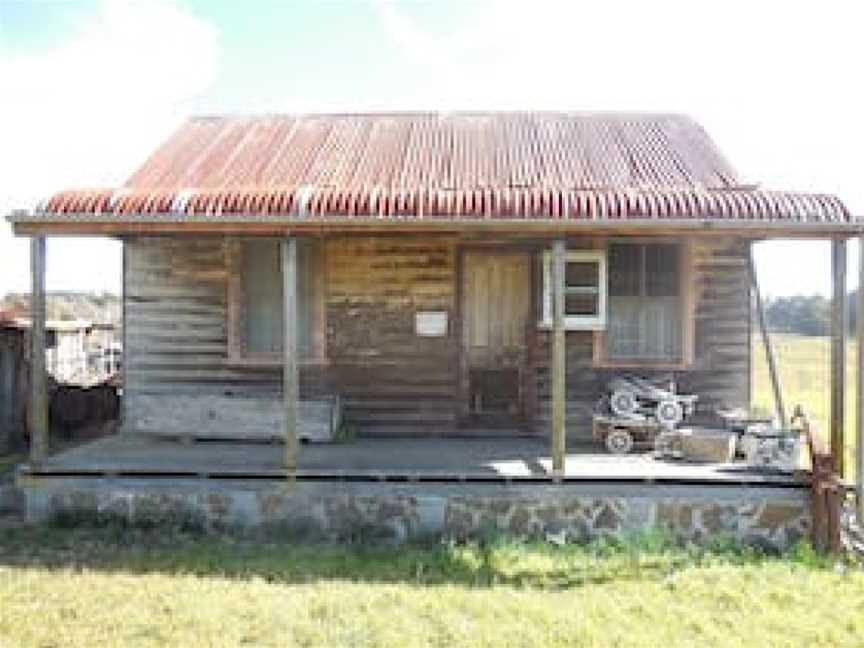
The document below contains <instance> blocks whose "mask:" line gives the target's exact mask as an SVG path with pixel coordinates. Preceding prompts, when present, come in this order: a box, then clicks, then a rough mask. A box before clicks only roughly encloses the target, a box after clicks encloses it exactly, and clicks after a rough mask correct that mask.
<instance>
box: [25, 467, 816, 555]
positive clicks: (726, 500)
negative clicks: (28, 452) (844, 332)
mask: <svg viewBox="0 0 864 648" xmlns="http://www.w3.org/2000/svg"><path fill="white" fill-rule="evenodd" d="M19 485H20V487H21V488H22V490H23V492H24V494H25V497H26V507H27V517H28V518H29V519H30V520H33V521H44V520H49V519H51V518H52V517H57V516H66V517H67V519H72V520H74V519H75V516H82V517H90V518H91V519H93V518H95V519H101V520H108V519H115V520H116V519H120V520H122V521H124V522H127V523H129V524H140V525H159V524H178V523H179V524H187V523H194V524H196V525H198V526H203V527H204V528H207V529H214V530H215V529H230V528H237V527H256V528H278V529H281V530H284V531H285V532H288V533H291V534H294V535H296V536H297V537H303V538H306V539H318V540H330V541H337V542H338V541H350V540H356V539H364V540H372V541H376V540H377V541H381V542H402V541H405V540H409V539H419V538H430V537H440V536H447V537H453V538H457V539H468V538H471V537H476V536H478V535H481V534H484V533H488V532H490V531H493V532H494V531H500V532H503V533H506V534H510V535H514V536H517V537H532V536H545V535H547V534H555V536H556V537H558V538H562V539H566V540H568V541H586V540H590V539H593V538H596V537H598V536H602V535H622V534H627V533H630V532H637V531H641V530H647V529H657V528H661V529H666V530H668V531H669V532H671V534H672V535H673V536H674V537H675V538H677V539H679V540H682V541H693V542H697V543H700V542H705V541H708V540H710V539H712V538H718V537H726V538H730V539H733V538H734V539H735V540H737V541H739V542H741V543H745V544H754V545H758V546H761V547H764V548H766V549H768V548H770V549H775V550H782V549H786V548H788V547H789V546H791V545H792V544H794V543H795V542H796V541H797V540H799V539H801V538H806V537H808V534H809V531H810V521H811V518H810V494H809V491H808V490H807V489H805V488H778V487H752V486H750V487H743V486H741V487H738V486H728V485H724V486H719V485H718V486H714V485H710V486H685V485H659V484H616V483H608V484H596V483H594V484H586V483H581V484H580V483H564V484H512V483H511V484H503V483H502V484H495V483H491V484H490V483H453V484H448V483H419V484H404V483H400V484H396V483H386V482H384V483H381V482H377V483H376V482H340V481H308V482H306V481H298V482H294V483H291V482H276V481H269V480H248V481H247V480H230V481H229V480H225V481H217V480H204V479H199V480H195V479H180V478H166V477H160V478H100V477H22V478H21V480H20V483H19Z"/></svg>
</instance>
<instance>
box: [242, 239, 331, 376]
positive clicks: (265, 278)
mask: <svg viewBox="0 0 864 648" xmlns="http://www.w3.org/2000/svg"><path fill="white" fill-rule="evenodd" d="M320 257H321V254H320V249H319V246H318V245H317V243H316V242H312V241H306V240H302V239H301V240H298V245H297V300H298V329H297V349H298V352H299V355H300V360H301V361H311V360H314V359H315V358H317V357H318V356H320V355H321V354H320V349H321V346H322V340H321V337H322V335H323V334H322V333H321V331H322V329H323V327H322V326H321V325H320V324H321V323H320V322H319V319H320V318H321V317H322V307H323V304H322V300H323V290H322V287H323V282H322V280H321V267H320V266H321V259H320ZM231 282H232V283H231V285H232V290H231V294H230V295H229V302H230V309H231V313H233V318H232V322H231V323H230V324H229V329H230V332H229V336H230V338H229V344H230V356H231V357H232V359H234V360H252V361H255V360H258V361H265V362H266V361H272V362H277V363H278V362H281V353H282V339H283V333H282V321H283V317H282V315H283V307H284V306H283V302H282V268H281V249H280V242H279V240H278V239H246V240H242V241H238V242H236V243H235V244H234V246H233V251H232V263H231Z"/></svg>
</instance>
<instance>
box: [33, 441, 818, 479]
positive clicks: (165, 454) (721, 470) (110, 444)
mask: <svg viewBox="0 0 864 648" xmlns="http://www.w3.org/2000/svg"><path fill="white" fill-rule="evenodd" d="M281 461H282V446H281V444H278V443H269V444H268V443H242V442H225V441H198V442H194V443H182V442H179V441H176V440H170V439H166V438H158V437H153V436H145V435H136V434H128V433H127V434H117V435H112V436H107V437H104V438H102V439H98V440H95V441H91V442H89V443H86V444H84V445H81V446H78V447H76V448H72V449H69V450H65V451H62V452H60V453H58V454H56V455H54V456H51V457H49V458H48V459H46V460H44V461H43V462H42V463H41V464H40V465H39V466H29V467H27V468H25V470H26V471H27V472H30V473H37V474H57V473H64V474H94V473H95V474H109V475H110V474H142V475H143V474H147V475H158V474H165V475H171V474H178V475H180V474H182V475H190V476H194V475H200V476H219V477H221V476H226V477H231V476H237V477H241V476H243V477H246V476H260V477H279V476H284V475H285V474H286V473H285V470H284V468H282V463H281ZM298 463H299V465H298V471H297V476H298V477H308V478H314V477H320V478H339V477H343V478H364V479H369V478H371V479H375V478H380V479H406V480H413V479H433V480H435V479H447V480H450V479H452V480H461V479H492V480H499V479H500V480H520V479H528V480H531V479H541V480H545V479H548V478H549V477H551V468H552V462H551V458H550V453H549V444H548V441H546V440H545V439H531V438H501V437H498V438H471V439H465V438H463V439H441V438H434V439H433V438H418V439H409V438H400V439H357V440H355V441H352V442H349V443H339V444H314V445H313V444H308V445H302V446H301V447H300V454H299V462H298ZM565 473H566V474H565V478H566V479H568V480H596V481H600V480H602V481H606V480H621V481H630V480H644V481H676V480H678V481H694V482H706V483H742V482H744V483H751V482H752V483H756V484H764V483H769V484H781V483H786V484H791V483H802V482H804V481H806V479H805V478H804V477H802V476H793V475H783V474H778V473H769V472H764V471H758V470H753V469H747V467H745V466H744V465H742V464H734V463H733V464H693V463H686V462H682V461H671V460H661V459H656V458H654V457H653V456H652V455H651V454H650V453H649V454H633V455H627V456H613V455H609V454H607V453H606V452H605V451H603V450H602V449H601V448H599V447H598V446H594V445H585V444H583V445H579V446H575V447H574V446H571V447H569V448H568V454H567V457H566V470H565Z"/></svg>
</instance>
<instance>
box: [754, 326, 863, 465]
mask: <svg viewBox="0 0 864 648" xmlns="http://www.w3.org/2000/svg"><path fill="white" fill-rule="evenodd" d="M771 339H772V341H773V343H774V352H775V354H776V356H777V364H778V368H779V374H780V383H781V385H782V387H783V395H784V400H785V404H786V410H787V415H789V414H791V412H792V408H793V407H794V406H795V405H797V404H801V405H803V406H804V408H805V410H806V411H807V412H808V414H810V416H811V418H812V419H813V420H814V421H815V422H816V423H817V424H818V426H819V429H820V431H821V432H822V433H823V434H826V435H827V434H828V433H829V427H828V420H829V418H828V417H829V415H830V412H831V399H830V395H829V392H830V385H831V374H830V362H831V351H830V343H829V342H830V341H829V338H827V337H806V336H801V335H781V334H777V333H773V334H772V336H771ZM857 349H858V345H857V344H856V343H855V342H853V341H850V342H849V343H848V346H847V350H846V477H847V478H848V479H851V478H854V468H855V435H856V432H855V426H856V420H855V410H856V402H857V398H856V393H855V392H856V381H857V375H858V371H857V357H858V356H857V353H858V350H857ZM753 406H754V407H755V408H759V409H762V410H765V411H766V412H773V411H774V397H773V392H772V391H771V381H770V378H769V376H768V363H767V362H766V360H765V351H764V349H763V347H762V337H761V336H760V335H759V332H758V329H757V330H755V331H754V333H753Z"/></svg>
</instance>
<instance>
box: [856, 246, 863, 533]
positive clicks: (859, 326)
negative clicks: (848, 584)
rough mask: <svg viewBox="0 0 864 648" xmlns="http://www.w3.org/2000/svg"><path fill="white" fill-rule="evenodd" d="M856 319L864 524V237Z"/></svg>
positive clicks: (860, 489) (858, 456) (858, 468)
mask: <svg viewBox="0 0 864 648" xmlns="http://www.w3.org/2000/svg"><path fill="white" fill-rule="evenodd" d="M856 305H857V307H858V308H857V313H856V319H855V325H856V329H857V330H856V332H857V336H856V337H857V338H858V385H857V386H858V394H857V395H858V413H857V414H858V415H857V416H856V419H857V421H856V422H857V427H858V434H857V437H858V438H857V443H856V452H855V474H856V475H857V482H856V485H855V501H856V502H857V513H858V523H859V524H864V235H862V236H860V237H858V299H857V302H856Z"/></svg>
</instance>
